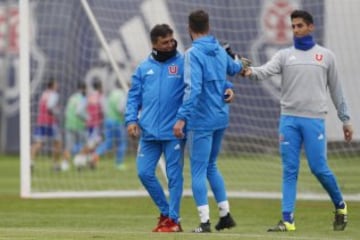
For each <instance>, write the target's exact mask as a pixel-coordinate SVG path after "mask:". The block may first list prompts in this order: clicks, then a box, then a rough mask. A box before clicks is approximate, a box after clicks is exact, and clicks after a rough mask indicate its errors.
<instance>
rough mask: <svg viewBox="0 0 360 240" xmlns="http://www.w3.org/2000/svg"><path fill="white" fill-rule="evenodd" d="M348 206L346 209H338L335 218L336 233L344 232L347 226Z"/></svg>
mask: <svg viewBox="0 0 360 240" xmlns="http://www.w3.org/2000/svg"><path fill="white" fill-rule="evenodd" d="M347 214H348V211H347V206H346V205H345V208H344V209H336V211H335V218H334V223H333V227H334V231H344V230H345V227H346V225H347V221H348V220H347Z"/></svg>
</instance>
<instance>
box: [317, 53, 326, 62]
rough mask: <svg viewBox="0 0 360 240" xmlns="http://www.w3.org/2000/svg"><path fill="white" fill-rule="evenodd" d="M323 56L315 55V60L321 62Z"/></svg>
mask: <svg viewBox="0 0 360 240" xmlns="http://www.w3.org/2000/svg"><path fill="white" fill-rule="evenodd" d="M323 57H324V55H322V54H315V59H316V61H318V62H321V61H322V60H323Z"/></svg>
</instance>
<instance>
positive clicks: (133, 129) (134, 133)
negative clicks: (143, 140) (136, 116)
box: [127, 123, 140, 137]
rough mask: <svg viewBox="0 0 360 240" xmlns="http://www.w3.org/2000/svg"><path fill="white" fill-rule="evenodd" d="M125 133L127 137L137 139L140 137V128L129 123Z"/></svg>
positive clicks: (135, 124)
mask: <svg viewBox="0 0 360 240" xmlns="http://www.w3.org/2000/svg"><path fill="white" fill-rule="evenodd" d="M127 131H128V134H129V136H131V137H138V136H139V135H140V128H139V126H138V125H137V123H131V124H129V125H128V127H127Z"/></svg>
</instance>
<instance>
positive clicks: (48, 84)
mask: <svg viewBox="0 0 360 240" xmlns="http://www.w3.org/2000/svg"><path fill="white" fill-rule="evenodd" d="M55 83H56V80H55V78H53V77H51V78H49V80H48V81H47V82H46V87H47V88H48V89H51V88H53V87H54V85H55Z"/></svg>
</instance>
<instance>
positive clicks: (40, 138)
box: [31, 78, 62, 171]
mask: <svg viewBox="0 0 360 240" xmlns="http://www.w3.org/2000/svg"><path fill="white" fill-rule="evenodd" d="M58 104H59V93H58V83H57V81H56V80H55V79H53V78H51V79H50V80H49V81H48V82H47V84H46V90H45V91H44V92H43V93H42V94H41V96H40V99H39V103H38V113H37V120H36V124H37V125H36V128H35V133H34V143H33V145H32V146H31V167H32V169H33V168H34V161H35V158H36V156H37V154H38V152H39V151H41V149H42V147H43V144H44V143H45V141H46V140H48V139H51V140H52V144H53V149H52V154H53V160H54V166H53V169H54V170H55V171H59V170H61V164H60V154H61V147H62V146H61V145H62V142H61V133H60V130H59V125H58V118H59V112H60V110H59V105H58Z"/></svg>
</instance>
